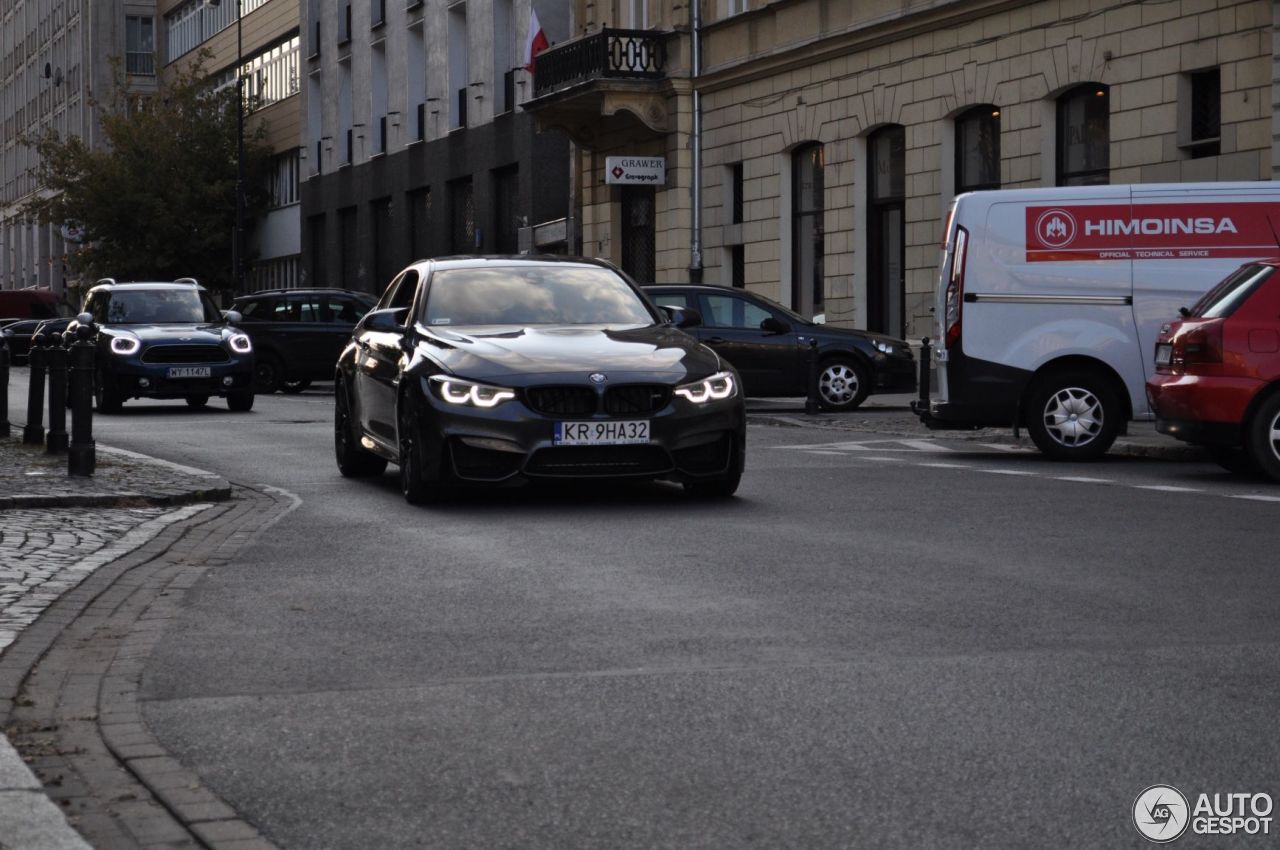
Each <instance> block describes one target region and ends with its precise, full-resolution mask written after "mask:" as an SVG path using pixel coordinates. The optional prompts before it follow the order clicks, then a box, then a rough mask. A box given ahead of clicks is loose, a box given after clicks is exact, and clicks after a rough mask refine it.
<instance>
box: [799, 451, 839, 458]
mask: <svg viewBox="0 0 1280 850" xmlns="http://www.w3.org/2000/svg"><path fill="white" fill-rule="evenodd" d="M805 454H807V455H827V456H828V457H831V456H833V455H834V456H835V457H844V452H826V451H820V450H814V449H810V450H808V451H806V452H805Z"/></svg>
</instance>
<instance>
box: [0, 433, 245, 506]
mask: <svg viewBox="0 0 1280 850" xmlns="http://www.w3.org/2000/svg"><path fill="white" fill-rule="evenodd" d="M19 430H20V429H19ZM97 457H98V462H97V469H96V471H95V473H94V475H93V476H91V477H88V478H73V477H71V476H68V475H67V472H66V466H67V459H66V455H65V454H49V453H47V452H46V451H45V450H44V448H43V447H42V446H37V445H28V444H25V443H23V442H22V441H21V439H19V438H17V437H16V436H11V437H8V438H0V493H3V495H0V511H4V510H8V509H20V508H26V509H30V508H136V507H170V506H178V505H189V504H194V503H197V502H221V501H226V500H227V499H230V498H231V485H230V483H229V482H228V481H227V480H226V479H225V478H222V477H221V476H219V475H216V474H215V473H212V472H208V471H206V470H202V469H195V468H192V467H187V466H182V465H180V464H175V463H170V462H168V461H162V460H158V459H156V458H150V457H147V456H145V455H140V454H137V453H136V452H130V451H126V450H124V449H117V448H113V447H111V446H104V445H99V446H97Z"/></svg>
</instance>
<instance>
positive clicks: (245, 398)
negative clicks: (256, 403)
mask: <svg viewBox="0 0 1280 850" xmlns="http://www.w3.org/2000/svg"><path fill="white" fill-rule="evenodd" d="M227 409H228V410H233V411H235V412H236V413H248V412H249V411H250V410H253V390H232V391H231V392H229V393H227Z"/></svg>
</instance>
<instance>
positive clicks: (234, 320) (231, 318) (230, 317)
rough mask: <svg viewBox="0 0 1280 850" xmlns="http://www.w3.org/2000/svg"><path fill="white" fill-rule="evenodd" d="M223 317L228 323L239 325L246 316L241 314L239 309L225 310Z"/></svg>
mask: <svg viewBox="0 0 1280 850" xmlns="http://www.w3.org/2000/svg"><path fill="white" fill-rule="evenodd" d="M222 319H223V321H225V322H226V323H227V324H228V325H238V324H240V323H241V322H243V321H244V316H242V315H240V311H239V310H223V311H222Z"/></svg>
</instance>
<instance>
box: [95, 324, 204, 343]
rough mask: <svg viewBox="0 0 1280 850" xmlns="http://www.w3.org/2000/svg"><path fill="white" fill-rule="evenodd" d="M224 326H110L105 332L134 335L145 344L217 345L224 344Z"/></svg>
mask: <svg viewBox="0 0 1280 850" xmlns="http://www.w3.org/2000/svg"><path fill="white" fill-rule="evenodd" d="M223 329H224V327H223V325H189V324H162V325H108V326H107V327H106V328H105V330H108V331H110V332H111V333H113V334H132V335H133V336H136V337H137V338H138V339H140V340H142V341H143V342H144V343H153V342H166V343H188V344H191V345H216V344H218V343H220V342H222V331H223Z"/></svg>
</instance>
